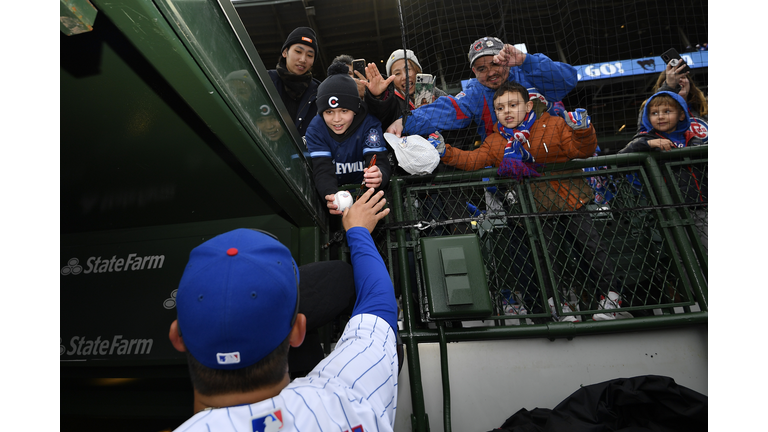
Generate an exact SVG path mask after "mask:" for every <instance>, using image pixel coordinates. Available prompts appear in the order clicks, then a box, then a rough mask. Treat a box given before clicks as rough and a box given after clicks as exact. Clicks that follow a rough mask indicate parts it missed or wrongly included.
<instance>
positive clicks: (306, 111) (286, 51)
mask: <svg viewBox="0 0 768 432" xmlns="http://www.w3.org/2000/svg"><path fill="white" fill-rule="evenodd" d="M316 56H317V37H316V36H315V32H314V30H312V29H311V28H309V27H299V28H297V29H295V30H294V31H292V32H291V34H290V35H288V38H287V39H286V40H285V43H283V47H282V48H281V54H280V59H279V60H278V62H277V68H276V69H272V70H270V71H269V76H270V78H272V83H274V84H275V88H277V93H278V94H279V95H280V99H281V100H282V101H283V104H284V105H285V108H286V109H287V110H288V114H290V116H291V120H293V123H294V124H295V125H296V129H298V131H299V135H300V136H304V135H305V134H306V132H307V127H308V126H309V123H310V122H311V121H312V119H313V118H315V116H316V115H317V88H318V87H319V86H320V81H319V80H317V79H316V78H313V77H312V66H313V65H314V63H315V57H316Z"/></svg>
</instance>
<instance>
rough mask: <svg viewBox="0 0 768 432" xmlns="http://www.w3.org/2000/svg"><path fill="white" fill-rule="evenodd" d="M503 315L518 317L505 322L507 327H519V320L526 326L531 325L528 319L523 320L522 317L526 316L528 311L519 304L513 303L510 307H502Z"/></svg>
mask: <svg viewBox="0 0 768 432" xmlns="http://www.w3.org/2000/svg"><path fill="white" fill-rule="evenodd" d="M504 313H505V314H507V315H518V317H516V318H512V319H507V320H505V322H506V324H507V325H520V320H523V319H524V320H525V322H526V323H528V324H532V323H533V322H532V321H531V320H530V319H528V318H525V316H524V315H528V311H527V310H526V309H525V308H524V307H523V306H521V305H520V304H519V303H515V304H511V305H509V304H508V305H506V306H505V307H504ZM520 315H523V316H520Z"/></svg>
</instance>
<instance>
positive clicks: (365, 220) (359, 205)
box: [341, 189, 389, 233]
mask: <svg viewBox="0 0 768 432" xmlns="http://www.w3.org/2000/svg"><path fill="white" fill-rule="evenodd" d="M386 203H387V200H386V199H384V191H379V192H377V193H375V194H374V190H373V189H368V190H367V191H365V193H364V194H363V195H362V196H361V197H360V198H358V200H357V201H355V203H354V204H352V206H351V207H348V208H347V209H345V210H344V216H343V217H342V218H341V223H342V224H343V225H344V229H345V230H347V231H349V229H350V228H353V227H357V226H359V227H364V228H365V229H367V230H368V232H369V233H372V232H373V229H374V228H375V227H376V224H377V223H378V222H379V221H380V220H381V219H383V218H384V217H385V216H386V215H388V214H389V209H388V208H384V205H385V204H386ZM382 209H383V210H382Z"/></svg>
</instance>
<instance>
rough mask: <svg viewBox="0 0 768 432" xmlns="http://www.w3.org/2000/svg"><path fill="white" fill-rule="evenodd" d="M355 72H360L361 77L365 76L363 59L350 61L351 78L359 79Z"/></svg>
mask: <svg viewBox="0 0 768 432" xmlns="http://www.w3.org/2000/svg"><path fill="white" fill-rule="evenodd" d="M355 71H357V72H360V74H361V75H362V76H365V59H355V60H353V61H352V75H354V76H353V77H352V78H357V79H360V77H359V76H357V74H356V73H355Z"/></svg>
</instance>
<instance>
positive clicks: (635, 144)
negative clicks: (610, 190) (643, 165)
mask: <svg viewBox="0 0 768 432" xmlns="http://www.w3.org/2000/svg"><path fill="white" fill-rule="evenodd" d="M642 125H643V129H644V130H643V131H641V132H640V133H638V134H637V135H635V136H634V137H632V140H631V141H630V142H629V144H627V145H626V147H624V148H623V149H621V150H620V151H619V153H635V152H647V151H668V150H672V149H675V148H683V147H687V146H689V145H700V144H701V143H700V142H698V139H696V138H695V136H694V135H693V133H691V132H690V131H689V130H688V129H689V128H690V126H691V118H690V117H689V116H688V106H687V105H686V103H685V99H683V98H682V97H680V95H678V94H676V93H672V92H668V91H660V92H658V93H656V94H654V95H653V96H651V97H650V99H648V103H646V104H645V107H644V110H643V119H642ZM657 149H658V150H657Z"/></svg>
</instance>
